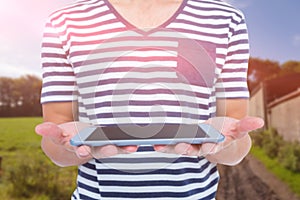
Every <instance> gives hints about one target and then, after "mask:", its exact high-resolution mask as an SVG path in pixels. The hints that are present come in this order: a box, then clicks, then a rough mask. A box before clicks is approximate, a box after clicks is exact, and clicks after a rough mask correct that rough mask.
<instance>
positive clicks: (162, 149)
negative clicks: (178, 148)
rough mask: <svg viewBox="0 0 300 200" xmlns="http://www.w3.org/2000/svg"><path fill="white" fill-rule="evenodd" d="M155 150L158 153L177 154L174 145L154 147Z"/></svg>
mask: <svg viewBox="0 0 300 200" xmlns="http://www.w3.org/2000/svg"><path fill="white" fill-rule="evenodd" d="M153 148H154V150H155V151H157V152H161V153H172V154H175V150H174V145H154V146H153Z"/></svg>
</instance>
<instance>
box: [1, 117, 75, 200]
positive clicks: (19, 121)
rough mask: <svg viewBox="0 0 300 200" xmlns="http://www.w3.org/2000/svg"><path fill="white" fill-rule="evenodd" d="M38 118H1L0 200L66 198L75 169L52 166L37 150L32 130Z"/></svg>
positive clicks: (70, 191) (71, 189)
mask: <svg viewBox="0 0 300 200" xmlns="http://www.w3.org/2000/svg"><path fill="white" fill-rule="evenodd" d="M41 122H42V119H41V118H1V119H0V127H1V139H0V156H1V157H2V166H1V171H0V191H1V192H0V199H11V200H17V199H18V200H25V199H36V200H50V199H51V200H56V199H57V200H60V199H70V196H71V194H72V192H73V190H74V188H75V178H76V177H75V176H76V169H75V168H72V167H71V168H60V167H57V166H55V165H54V164H52V163H51V161H49V159H48V158H47V157H46V156H45V155H44V154H43V152H42V150H41V149H40V139H41V138H40V137H39V136H38V135H36V134H35V133H34V127H35V126H36V125H37V124H38V123H41Z"/></svg>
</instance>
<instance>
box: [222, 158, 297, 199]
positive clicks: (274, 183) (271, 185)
mask: <svg viewBox="0 0 300 200" xmlns="http://www.w3.org/2000/svg"><path fill="white" fill-rule="evenodd" d="M219 170H220V175H221V181H220V185H219V191H218V195H217V200H300V198H297V197H296V196H295V195H294V194H293V193H292V192H291V191H290V190H289V188H288V187H287V186H286V185H285V184H283V183H282V182H281V181H280V180H278V179H277V178H276V177H275V176H274V175H272V174H270V173H269V172H268V171H267V170H266V168H265V167H264V166H263V165H262V164H261V163H260V162H259V161H258V160H256V159H255V158H253V157H252V156H251V155H249V156H247V157H246V158H245V159H244V160H243V162H242V163H240V164H239V165H237V166H235V167H226V166H219Z"/></svg>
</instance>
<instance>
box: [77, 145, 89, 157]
mask: <svg viewBox="0 0 300 200" xmlns="http://www.w3.org/2000/svg"><path fill="white" fill-rule="evenodd" d="M75 153H76V155H77V156H78V157H79V158H87V157H91V158H92V150H91V147H89V146H86V145H82V146H79V147H77V148H76V150H75Z"/></svg>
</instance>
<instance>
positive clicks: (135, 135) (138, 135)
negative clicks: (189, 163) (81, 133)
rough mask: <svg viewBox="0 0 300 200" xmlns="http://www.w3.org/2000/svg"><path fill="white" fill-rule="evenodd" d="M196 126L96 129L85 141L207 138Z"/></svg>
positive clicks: (108, 127) (160, 125) (174, 125)
mask: <svg viewBox="0 0 300 200" xmlns="http://www.w3.org/2000/svg"><path fill="white" fill-rule="evenodd" d="M207 137H209V135H207V134H206V133H205V132H204V131H203V130H202V129H201V127H200V126H199V125H197V124H157V125H155V124H151V125H146V126H139V125H118V126H106V127H97V128H96V129H95V130H94V131H93V132H92V133H91V134H90V135H89V136H88V137H87V138H86V139H85V140H86V141H97V140H128V139H134V140H138V139H141V140H144V139H172V138H207Z"/></svg>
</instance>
